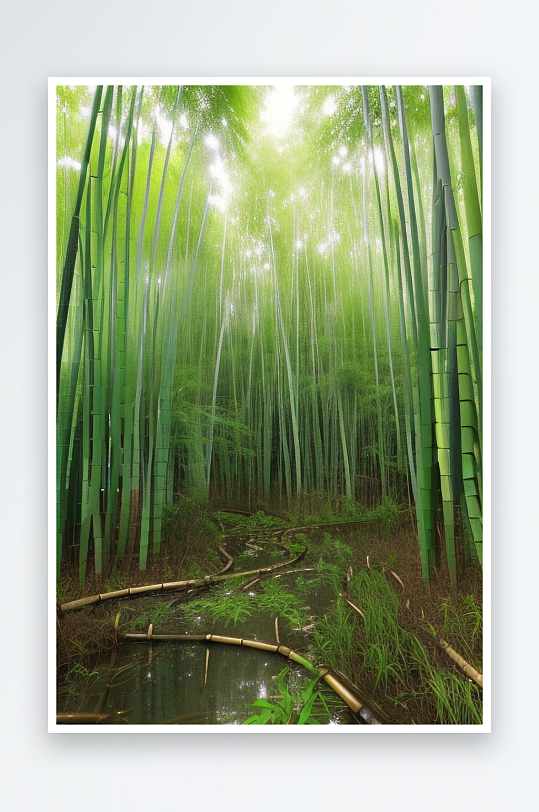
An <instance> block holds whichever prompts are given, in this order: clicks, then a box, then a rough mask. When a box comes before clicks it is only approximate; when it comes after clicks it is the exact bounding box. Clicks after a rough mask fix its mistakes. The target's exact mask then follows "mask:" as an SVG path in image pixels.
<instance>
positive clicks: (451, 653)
mask: <svg viewBox="0 0 539 812" xmlns="http://www.w3.org/2000/svg"><path fill="white" fill-rule="evenodd" d="M406 608H407V609H408V610H409V611H410V612H412V610H411V609H410V601H409V600H408V601H406ZM412 614H414V613H413V612H412ZM421 619H422V621H423V622H424V623H427V621H426V619H425V613H424V612H423V607H421ZM428 626H429V627H430V629H431V631H432V633H433V634H434V629H433V628H432V626H431V625H430V623H428ZM436 642H437V644H438V645H439V646H440V648H442V649H443V650H444V651H445V652H446V654H447V655H448V657H451V659H452V660H453V662H455V663H457V665H458V666H459V668H461V669H462V671H464V673H465V674H466V676H467V677H470V679H473V681H474V682H476V683H477V684H478V685H479V686H480V687H481V688H482V687H483V675H482V674H480V673H479V671H476V669H475V668H474V667H473V666H472V665H470V663H468V662H466V660H465V659H464V657H461V656H460V654H458V653H457V652H456V651H455V649H454V648H452V647H451V646H450V645H449V643H448V642H447V640H443V639H442V638H441V637H439V638H438V639H437V640H436Z"/></svg>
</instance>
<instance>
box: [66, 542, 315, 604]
mask: <svg viewBox="0 0 539 812" xmlns="http://www.w3.org/2000/svg"><path fill="white" fill-rule="evenodd" d="M306 551H307V548H305V549H304V550H303V551H302V552H301V553H300V554H299V555H297V556H294V558H291V559H289V560H288V561H282V562H281V563H280V564H272V565H271V566H270V567H263V568H261V569H256V570H247V571H245V572H233V573H226V574H224V575H223V574H219V575H206V576H205V577H204V578H191V579H190V580H188V581H171V582H170V583H163V584H150V585H149V586H131V587H128V588H127V589H121V590H115V591H114V592H104V593H101V594H98V595H92V596H91V597H88V598H80V599H79V600H76V601H68V602H67V603H62V604H60V607H59V608H60V611H61V612H69V611H71V610H73V609H80V608H82V607H83V606H90V605H91V604H94V603H100V602H101V601H105V600H109V599H111V598H119V597H129V596H131V595H133V596H134V595H142V594H143V593H145V592H160V591H163V590H169V589H184V588H185V587H189V586H205V585H208V584H213V583H218V582H219V581H225V580H228V579H230V578H243V577H245V576H246V575H259V574H260V573H268V572H273V571H274V570H278V569H282V567H288V566H291V565H292V564H295V563H296V562H297V561H300V560H301V559H302V558H303V556H304V555H305V553H306Z"/></svg>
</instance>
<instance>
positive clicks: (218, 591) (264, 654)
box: [57, 534, 352, 725]
mask: <svg viewBox="0 0 539 812" xmlns="http://www.w3.org/2000/svg"><path fill="white" fill-rule="evenodd" d="M321 538H322V536H321V534H320V539H316V538H311V539H310V540H309V549H308V552H307V554H306V556H305V558H304V559H303V560H302V561H300V562H298V563H297V564H295V565H294V566H293V568H291V570H287V568H286V567H285V568H283V570H282V571H279V570H276V571H275V572H274V573H272V574H269V575H268V574H265V575H264V576H262V577H257V576H253V577H252V579H251V580H249V578H247V579H242V580H241V581H233V580H230V581H223V582H221V583H220V584H217V585H214V586H211V587H210V588H208V589H203V590H195V591H194V592H193V594H192V595H191V596H190V598H189V599H188V600H186V598H187V596H185V595H178V593H173V594H169V595H167V596H166V597H163V598H160V597H159V596H157V597H156V596H153V597H152V596H144V597H142V598H140V599H138V600H131V601H126V602H119V604H118V607H119V610H120V611H121V613H122V626H123V627H124V628H131V629H132V631H138V632H140V633H144V632H146V631H147V626H146V623H148V625H149V623H150V622H151V623H152V624H153V626H152V628H153V633H167V632H170V633H176V634H183V633H191V634H196V633H204V634H206V633H212V634H216V635H225V636H228V637H233V638H243V639H249V640H257V641H263V642H266V643H268V644H273V645H275V644H276V643H282V644H284V645H285V646H288V647H290V648H291V649H294V650H297V651H299V652H302V653H306V654H307V651H308V645H309V639H310V634H311V633H312V629H313V628H314V624H315V623H316V620H317V618H320V617H321V616H322V615H323V613H324V611H326V609H327V608H328V607H329V606H330V604H331V602H332V601H334V600H335V595H336V589H338V585H337V584H336V580H338V578H339V577H341V578H342V577H344V573H345V572H346V566H345V564H344V561H343V556H342V550H341V556H340V561H339V563H338V564H336V563H331V561H327V558H328V540H327V538H326V540H325V545H323V544H322V541H321ZM322 546H323V547H324V549H323V552H324V561H325V562H326V563H325V567H326V571H325V573H324V572H321V571H320V570H321V567H320V563H319V562H320V555H321V552H322ZM227 549H228V551H229V552H230V553H231V554H232V555H234V556H235V569H236V571H238V570H240V571H245V570H251V569H256V568H258V567H265V566H270V565H272V564H275V563H277V562H278V561H279V558H280V559H281V560H287V559H288V558H289V557H290V556H289V555H288V554H287V553H286V552H285V551H284V550H282V549H280V551H279V556H276V552H275V550H276V548H275V547H272V545H271V544H267V543H259V542H256V541H250V542H248V543H247V544H245V543H242V544H239V543H236V544H235V545H232V544H231V545H230V546H229V547H227ZM277 549H278V548H277ZM330 549H331V548H330ZM337 557H338V556H337ZM131 619H133V622H132V623H131V626H130V625H129V623H130V621H131ZM276 619H277V622H276ZM307 656H308V654H307ZM317 665H318V663H317ZM71 677H72V679H71V680H70V681H68V682H66V684H65V685H64V686H61V687H60V689H59V692H58V702H57V712H58V714H91V715H89V716H88V717H87V719H88V722H95V721H99V722H101V723H102V724H117V725H150V724H151V725H167V724H170V725H174V724H177V725H201V724H202V725H204V724H208V725H239V724H243V723H245V722H246V720H247V719H249V718H252V717H253V715H257V714H260V713H262V712H265V713H266V715H267V714H268V713H269V712H270V711H269V710H268V708H269V707H274V708H275V709H276V710H275V715H276V717H279V714H280V722H279V723H281V724H285V723H286V719H287V718H289V720H291V721H290V723H295V722H294V720H296V722H297V718H298V715H299V713H300V712H301V707H300V706H301V703H302V702H304V701H305V697H306V696H307V695H309V696H310V694H307V693H306V691H308V690H309V685H312V683H313V680H314V676H313V674H312V673H309V671H308V670H307V669H306V668H305V667H303V666H301V665H298V664H297V663H295V662H292V661H290V660H288V659H287V658H285V657H283V656H281V655H280V654H276V653H273V652H270V651H261V650H257V649H253V648H247V647H245V646H239V645H230V644H221V643H215V642H206V641H189V642H183V641H182V642H176V641H162V642H161V641H159V642H157V641H154V640H153V639H152V640H144V641H142V642H130V641H126V642H121V643H120V645H119V648H118V649H117V650H115V651H114V652H113V654H112V656H111V655H110V654H109V655H107V657H106V658H102V659H101V660H99V661H98V662H96V663H95V664H94V665H93V666H92V667H91V669H87V670H86V669H82V670H81V671H80V673H79V674H76V675H73V674H72V675H71ZM73 677H76V679H73ZM312 690H313V693H314V692H316V691H319V692H320V699H318V698H317V699H316V702H314V703H312V713H310V714H309V718H310V719H311V720H312V719H316V720H317V722H318V723H321V724H348V723H350V722H351V721H352V720H351V716H350V712H349V709H348V707H347V706H346V705H345V703H344V702H343V701H342V700H341V699H339V697H337V696H336V695H335V694H334V693H333V692H332V690H331V688H329V687H328V686H327V685H326V684H325V683H324V682H322V681H318V682H317V684H316V686H315V687H314V688H313V689H312ZM283 697H284V699H283ZM255 702H259V703H260V702H262V703H264V704H263V705H260V704H259V705H258V706H253V703H255ZM265 703H267V704H265ZM279 709H280V710H279ZM281 711H282V712H281ZM77 719H79V720H82V721H84V717H80V716H79V717H77ZM65 721H69V718H68V717H65Z"/></svg>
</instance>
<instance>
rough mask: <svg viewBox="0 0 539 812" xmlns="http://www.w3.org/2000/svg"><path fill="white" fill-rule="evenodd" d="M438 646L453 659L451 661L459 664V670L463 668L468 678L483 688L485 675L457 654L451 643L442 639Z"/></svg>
mask: <svg viewBox="0 0 539 812" xmlns="http://www.w3.org/2000/svg"><path fill="white" fill-rule="evenodd" d="M438 645H439V646H440V648H443V650H444V651H445V652H446V654H447V655H448V656H449V657H451V659H452V660H453V661H454V662H456V663H457V665H458V666H459V668H461V669H462V670H463V671H464V673H465V674H466V676H467V677H470V679H473V681H474V682H476V683H477V684H478V685H480V686H481V688H482V687H483V675H482V674H480V673H479V671H476V670H475V668H474V667H473V666H471V665H470V664H469V663H467V662H466V660H465V659H464V657H461V656H460V654H457V652H456V651H455V649H453V648H451V646H450V645H449V643H448V642H447V641H446V640H442V639H441V638H440V639H439V640H438Z"/></svg>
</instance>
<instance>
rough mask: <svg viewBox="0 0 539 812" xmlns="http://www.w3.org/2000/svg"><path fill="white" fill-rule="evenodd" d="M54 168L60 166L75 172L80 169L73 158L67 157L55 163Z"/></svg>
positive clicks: (77, 162)
mask: <svg viewBox="0 0 539 812" xmlns="http://www.w3.org/2000/svg"><path fill="white" fill-rule="evenodd" d="M56 166H62V167H65V168H66V169H76V170H77V172H78V171H79V170H80V167H81V165H80V163H79V161H76V160H75V159H74V158H70V157H69V155H64V157H63V158H60V160H59V161H57V162H56Z"/></svg>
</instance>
